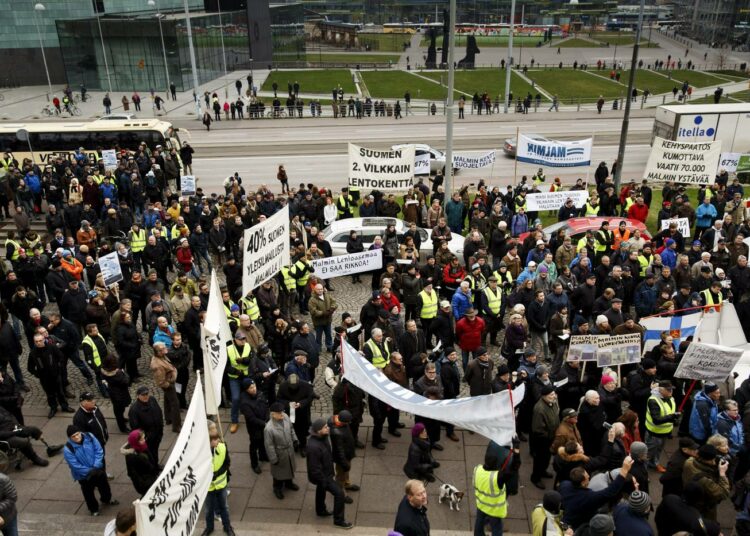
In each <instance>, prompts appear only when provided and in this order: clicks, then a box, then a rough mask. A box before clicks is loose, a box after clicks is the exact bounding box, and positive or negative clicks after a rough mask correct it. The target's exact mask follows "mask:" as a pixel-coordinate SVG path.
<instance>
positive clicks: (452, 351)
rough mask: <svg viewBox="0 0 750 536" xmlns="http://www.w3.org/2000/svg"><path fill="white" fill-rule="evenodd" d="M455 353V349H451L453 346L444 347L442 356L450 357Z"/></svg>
mask: <svg viewBox="0 0 750 536" xmlns="http://www.w3.org/2000/svg"><path fill="white" fill-rule="evenodd" d="M455 351H456V349H455V348H453V346H446V347H445V350H443V353H444V354H445V355H446V356H449V355H451V354H452V353H455Z"/></svg>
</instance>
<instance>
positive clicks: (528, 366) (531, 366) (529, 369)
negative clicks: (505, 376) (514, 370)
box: [518, 356, 539, 378]
mask: <svg viewBox="0 0 750 536" xmlns="http://www.w3.org/2000/svg"><path fill="white" fill-rule="evenodd" d="M538 366H539V361H537V362H536V363H529V362H528V361H526V356H523V357H522V358H521V361H520V364H519V365H518V372H521V371H522V370H525V371H526V374H528V375H529V378H533V377H534V376H536V368H537V367H538Z"/></svg>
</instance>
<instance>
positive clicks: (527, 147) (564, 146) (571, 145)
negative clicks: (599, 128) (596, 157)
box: [516, 134, 592, 167]
mask: <svg viewBox="0 0 750 536" xmlns="http://www.w3.org/2000/svg"><path fill="white" fill-rule="evenodd" d="M591 145H592V140H591V138H586V139H585V140H577V141H556V140H536V139H534V138H529V137H527V136H524V135H523V134H521V135H520V136H519V139H518V147H517V148H516V160H518V161H519V162H526V163H528V164H539V165H540V166H550V167H575V166H588V165H590V164H591Z"/></svg>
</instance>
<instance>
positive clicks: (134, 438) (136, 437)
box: [128, 428, 148, 452]
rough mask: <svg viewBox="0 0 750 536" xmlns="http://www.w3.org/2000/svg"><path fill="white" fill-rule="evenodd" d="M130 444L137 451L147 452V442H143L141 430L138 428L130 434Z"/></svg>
mask: <svg viewBox="0 0 750 536" xmlns="http://www.w3.org/2000/svg"><path fill="white" fill-rule="evenodd" d="M128 445H130V448H132V449H133V450H134V451H136V452H146V451H147V450H148V446H147V445H146V442H145V441H144V442H143V443H141V430H140V429H138V428H136V429H135V430H132V431H131V432H130V433H129V434H128Z"/></svg>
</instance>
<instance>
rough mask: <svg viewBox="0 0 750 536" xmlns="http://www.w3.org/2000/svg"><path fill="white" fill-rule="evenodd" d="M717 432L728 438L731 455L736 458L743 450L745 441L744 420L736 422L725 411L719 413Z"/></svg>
mask: <svg viewBox="0 0 750 536" xmlns="http://www.w3.org/2000/svg"><path fill="white" fill-rule="evenodd" d="M716 432H717V433H719V434H721V435H723V436H724V437H726V438H727V441H729V454H731V455H732V456H736V455H737V453H738V452H739V451H740V449H742V446H743V445H744V441H745V435H744V428H743V426H742V420H741V419H737V420H736V421H735V420H734V419H732V418H731V417H730V416H729V415H727V414H726V412H725V411H722V412H721V413H719V421H718V423H717V425H716Z"/></svg>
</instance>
